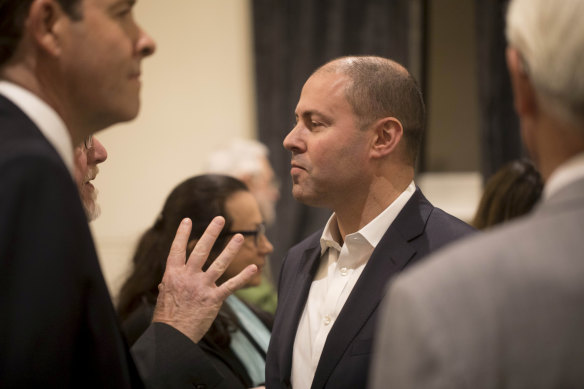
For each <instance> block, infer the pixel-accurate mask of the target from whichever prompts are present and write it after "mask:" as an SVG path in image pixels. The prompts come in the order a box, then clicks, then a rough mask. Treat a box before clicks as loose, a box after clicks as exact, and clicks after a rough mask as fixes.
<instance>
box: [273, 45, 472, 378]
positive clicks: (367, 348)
mask: <svg viewBox="0 0 584 389" xmlns="http://www.w3.org/2000/svg"><path fill="white" fill-rule="evenodd" d="M296 119H297V123H296V126H295V127H294V128H293V129H292V131H291V132H290V133H289V134H288V136H287V137H286V139H285V140H284V147H285V148H286V149H288V150H290V151H291V153H292V161H291V165H292V168H291V172H290V173H291V176H292V181H293V189H292V192H293V195H294V197H295V198H296V199H297V200H299V201H301V202H303V203H306V204H308V205H312V206H317V207H326V208H329V209H331V210H333V211H334V213H333V215H332V216H331V218H330V219H329V221H328V223H327V225H326V226H325V227H324V229H323V230H321V231H318V232H316V233H315V234H313V235H312V236H310V237H308V238H307V239H306V240H304V241H303V242H301V243H300V244H298V245H297V246H295V247H293V248H292V249H291V250H290V251H289V252H288V254H287V256H286V258H285V260H284V262H283V268H282V271H281V273H280V282H279V294H278V308H277V311H276V318H275V323H274V328H273V332H272V338H271V342H270V347H269V349H268V358H267V366H266V385H267V387H268V388H287V387H291V386H292V387H294V388H295V389H303V388H306V389H308V388H313V389H316V388H335V389H339V388H351V389H353V388H364V387H366V385H367V372H368V367H369V361H370V356H371V348H372V344H373V342H374V341H375V339H374V337H373V333H374V326H375V322H376V318H377V306H378V304H379V301H380V300H381V298H382V296H383V291H384V286H385V284H386V282H387V280H388V279H389V278H390V277H391V276H392V275H394V274H396V273H397V272H399V271H401V270H402V269H403V268H404V267H406V266H409V265H411V264H413V263H415V262H416V261H418V260H420V259H421V258H422V257H423V256H424V255H426V254H427V253H429V252H430V251H432V250H435V249H437V248H438V247H442V246H443V245H445V244H447V243H449V242H451V241H453V240H455V239H457V238H459V237H461V236H463V235H465V234H468V233H470V232H471V231H472V228H471V227H469V226H468V225H466V224H465V223H463V222H462V221H460V220H458V219H456V218H455V217H453V216H450V215H448V214H446V213H445V212H443V211H441V210H439V209H437V208H435V207H433V206H432V204H430V203H429V202H428V200H426V198H425V197H424V195H423V194H422V193H421V192H420V190H419V189H418V188H416V186H415V184H414V181H413V178H414V163H415V160H416V155H417V152H418V146H419V143H420V139H421V137H422V133H423V128H424V103H423V100H422V94H421V92H420V90H419V88H418V86H417V84H416V82H415V80H414V79H413V77H412V76H411V75H410V74H409V73H408V71H407V70H406V69H405V68H403V67H402V66H401V65H399V64H397V63H396V62H394V61H391V60H388V59H385V58H379V57H347V58H340V59H337V60H334V61H332V62H330V63H328V64H326V65H324V66H323V67H321V68H319V69H318V70H317V71H316V72H315V73H313V74H312V76H311V77H310V78H309V79H308V81H307V82H306V83H305V84H304V87H303V89H302V93H301V96H300V100H299V102H298V105H297V107H296Z"/></svg>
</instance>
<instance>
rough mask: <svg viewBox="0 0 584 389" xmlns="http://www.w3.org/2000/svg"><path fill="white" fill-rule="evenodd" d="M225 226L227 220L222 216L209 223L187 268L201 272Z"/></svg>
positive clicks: (190, 257)
mask: <svg viewBox="0 0 584 389" xmlns="http://www.w3.org/2000/svg"><path fill="white" fill-rule="evenodd" d="M224 225H225V219H224V218H223V217H222V216H216V217H215V218H213V220H212V221H211V223H209V225H208V226H207V229H205V232H204V233H203V235H202V236H201V238H200V239H199V240H198V241H197V244H196V245H195V248H194V249H193V252H192V253H191V255H190V256H189V260H188V261H187V267H188V268H189V269H190V270H191V271H195V272H197V271H201V269H202V267H203V265H204V264H205V262H206V261H207V258H208V257H209V253H210V252H211V249H212V248H213V245H214V244H215V241H216V240H217V237H218V236H219V234H220V233H221V230H222V229H223V226H224Z"/></svg>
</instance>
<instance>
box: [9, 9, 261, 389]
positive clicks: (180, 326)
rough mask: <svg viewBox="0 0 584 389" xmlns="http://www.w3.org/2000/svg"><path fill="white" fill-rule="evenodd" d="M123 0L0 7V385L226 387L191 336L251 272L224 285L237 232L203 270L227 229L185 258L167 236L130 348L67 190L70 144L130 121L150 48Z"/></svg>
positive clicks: (186, 225) (182, 236)
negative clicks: (158, 274) (166, 250)
mask: <svg viewBox="0 0 584 389" xmlns="http://www.w3.org/2000/svg"><path fill="white" fill-rule="evenodd" d="M133 5H134V2H132V1H126V0H0V15H2V21H1V22H0V296H2V297H1V298H0V312H2V319H1V320H0V333H1V334H2V336H1V340H0V355H1V358H0V385H1V386H2V387H51V388H88V387H96V388H130V387H131V388H140V387H143V382H142V379H141V377H140V376H139V375H138V370H137V369H136V365H137V367H138V369H139V370H140V372H141V373H142V376H143V377H144V378H145V383H146V385H148V386H149V387H177V388H182V387H185V388H186V387H190V388H192V387H193V386H194V387H205V385H209V386H212V387H224V388H229V383H225V382H223V378H222V376H221V375H220V373H219V372H218V371H216V370H215V368H214V365H213V364H212V362H210V361H209V360H208V359H207V358H206V357H205V356H204V353H203V352H202V351H201V350H200V349H199V347H198V345H197V344H196V342H198V341H199V340H200V339H201V338H202V336H203V334H204V333H205V332H206V331H207V329H208V328H209V326H210V324H211V322H212V321H213V319H214V318H215V316H216V314H217V312H218V310H219V307H220V305H221V303H222V302H223V300H224V299H225V298H226V297H227V296H228V295H229V294H230V293H231V292H232V291H233V290H236V289H237V288H238V287H240V286H241V285H244V284H245V283H247V281H248V280H249V278H250V277H251V276H252V275H253V273H255V271H256V270H257V269H256V268H255V267H254V266H251V267H248V268H246V269H245V270H244V271H242V272H241V273H240V274H239V275H238V276H236V277H234V278H232V279H231V280H229V281H227V282H226V283H225V284H222V285H221V287H217V286H216V285H215V281H216V280H217V279H218V277H219V276H220V275H221V274H222V271H223V269H225V268H226V264H228V263H229V262H230V261H231V259H232V258H233V256H234V254H235V252H237V250H238V248H239V247H240V246H241V243H242V242H243V237H242V236H240V235H239V236H237V237H235V238H234V239H233V240H232V241H231V242H230V243H229V244H228V246H227V247H226V249H225V251H224V252H223V253H222V254H221V255H220V257H219V258H218V259H217V260H216V262H215V263H214V264H213V265H212V266H211V267H210V268H209V270H207V271H206V272H202V271H201V266H202V264H203V263H204V262H205V260H206V257H207V255H208V253H209V250H210V248H211V245H212V243H213V241H214V239H215V238H216V237H217V235H218V234H219V232H220V230H221V228H222V226H223V224H224V221H223V220H222V219H221V218H218V219H216V220H215V221H214V222H213V223H211V225H210V226H209V228H208V230H207V233H206V234H205V235H204V236H203V238H202V239H201V240H200V241H199V243H198V244H197V247H196V248H195V249H194V250H193V254H191V256H190V258H189V259H188V261H187V262H186V264H185V261H186V255H185V248H186V244H187V240H188V236H189V232H190V221H189V220H185V221H183V222H182V223H181V225H180V226H179V228H178V231H177V235H176V238H175V241H174V243H173V247H172V248H171V251H170V254H169V257H168V261H167V267H166V272H165V275H164V278H163V280H162V282H161V284H160V286H159V289H160V294H159V299H158V304H157V306H156V310H155V314H154V319H153V324H152V325H151V326H150V328H149V329H148V331H147V332H146V334H145V335H144V336H143V337H142V338H141V339H140V341H139V342H138V343H137V345H136V346H135V348H134V349H133V350H132V352H133V354H134V356H135V357H136V365H135V364H134V361H133V358H132V356H131V355H130V352H129V350H128V347H127V346H126V343H125V341H124V339H123V337H122V335H121V332H120V330H119V326H118V322H117V318H116V315H115V312H114V309H113V306H112V303H111V300H110V297H109V294H108V291H107V288H106V285H105V282H104V280H103V276H102V274H101V271H100V268H99V263H98V260H97V256H96V253H95V248H94V245H93V241H92V239H91V235H90V232H89V229H88V225H87V219H86V216H85V214H84V211H83V208H82V206H81V202H80V200H79V194H78V191H77V188H76V186H75V184H74V182H73V179H72V178H73V145H77V144H80V143H81V142H82V141H83V139H86V138H87V137H88V136H90V135H91V134H92V133H94V132H95V131H99V130H101V129H103V128H105V127H107V126H109V125H111V124H114V123H117V122H120V121H125V120H130V119H132V118H134V117H135V116H136V114H137V113H138V107H139V90H140V80H139V76H140V63H141V60H142V59H143V58H145V57H146V56H148V55H150V54H152V53H153V52H154V42H153V41H152V39H151V38H150V37H149V36H148V35H147V34H145V33H144V31H142V30H141V29H140V27H138V25H137V24H136V23H135V21H134V18H133V14H132V8H133Z"/></svg>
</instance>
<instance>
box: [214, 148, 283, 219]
mask: <svg viewBox="0 0 584 389" xmlns="http://www.w3.org/2000/svg"><path fill="white" fill-rule="evenodd" d="M268 154H269V151H268V148H267V147H266V146H265V145H264V144H263V143H261V142H259V141H256V140H251V139H235V140H232V141H231V142H229V143H228V144H227V145H226V146H225V147H221V148H218V149H217V150H215V151H213V152H212V153H211V154H209V156H208V158H207V161H206V162H205V164H204V166H203V170H204V171H205V172H206V173H215V174H226V175H228V176H232V177H235V178H237V179H239V180H241V181H243V182H244V183H245V185H247V187H248V188H249V190H250V192H251V193H252V194H253V195H254V196H255V197H256V199H257V201H258V204H259V206H260V211H261V213H262V216H263V218H264V220H265V222H266V224H267V225H268V226H269V225H272V224H274V222H275V221H276V203H277V202H278V199H279V198H280V184H279V180H278V178H277V177H276V174H275V173H274V169H273V168H272V165H271V164H270V161H269V159H268Z"/></svg>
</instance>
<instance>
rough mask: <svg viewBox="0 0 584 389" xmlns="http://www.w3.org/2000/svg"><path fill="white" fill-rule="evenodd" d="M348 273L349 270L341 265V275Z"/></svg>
mask: <svg viewBox="0 0 584 389" xmlns="http://www.w3.org/2000/svg"><path fill="white" fill-rule="evenodd" d="M348 273H349V270H348V269H347V268H346V267H344V266H343V267H342V268H341V275H342V276H346V275H347V274H348Z"/></svg>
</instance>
